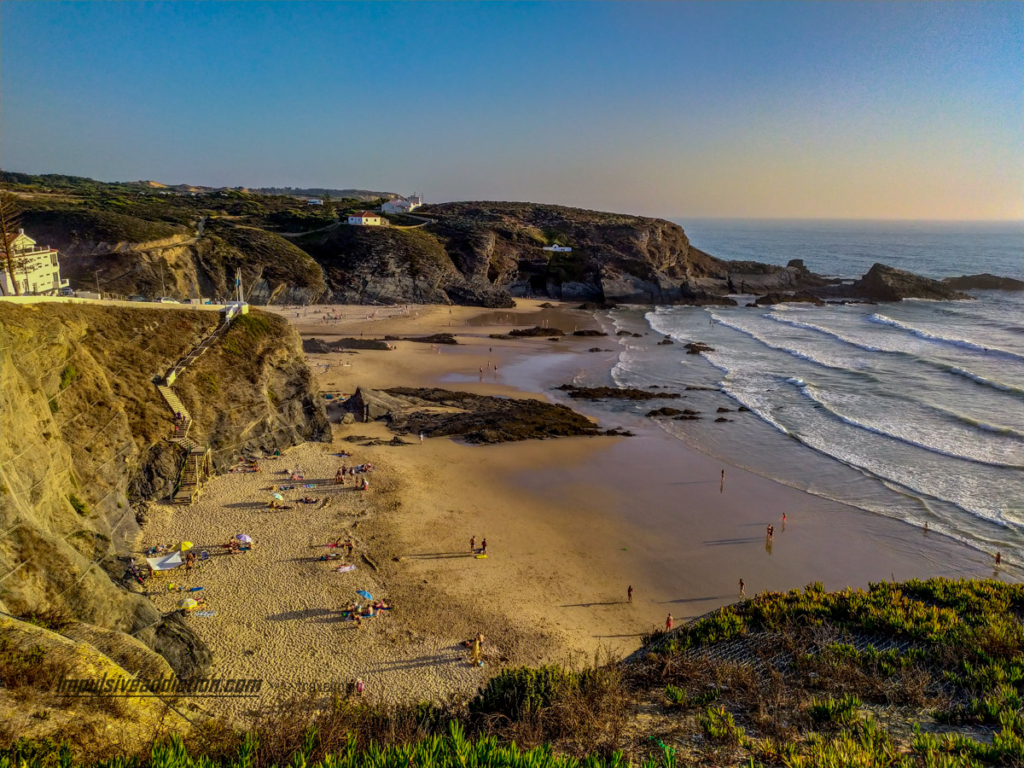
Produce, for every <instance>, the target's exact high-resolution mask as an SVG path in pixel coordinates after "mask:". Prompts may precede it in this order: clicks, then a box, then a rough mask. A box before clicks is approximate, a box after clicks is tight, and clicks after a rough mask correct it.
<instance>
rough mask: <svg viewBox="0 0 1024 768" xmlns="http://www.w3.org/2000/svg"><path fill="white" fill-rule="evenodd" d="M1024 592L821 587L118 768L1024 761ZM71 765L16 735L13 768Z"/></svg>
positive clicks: (222, 736) (266, 717) (286, 719)
mask: <svg viewBox="0 0 1024 768" xmlns="http://www.w3.org/2000/svg"><path fill="white" fill-rule="evenodd" d="M1022 599H1024V586H1022V585H1019V584H1005V583H1001V582H997V581H950V580H942V579H932V580H929V581H911V582H907V583H905V584H891V583H883V584H873V585H871V586H870V588H869V589H868V590H866V591H865V590H846V591H844V592H838V593H826V592H825V591H824V590H823V589H822V588H821V586H820V585H818V584H812V585H810V586H808V587H807V588H806V589H805V590H803V591H800V590H793V591H791V592H787V593H765V594H761V595H758V596H756V597H755V598H753V599H751V600H746V601H743V602H741V603H737V604H735V605H732V606H729V607H727V608H724V609H721V610H719V611H716V612H715V613H713V614H712V615H710V616H708V617H706V618H704V619H701V620H699V621H697V622H694V623H693V624H691V625H689V626H687V627H683V628H681V629H680V630H678V631H676V632H674V633H668V634H665V633H653V634H652V635H651V642H650V644H649V645H648V647H647V648H646V649H645V650H644V651H643V652H641V653H639V654H637V655H636V656H635V657H633V658H632V660H631V661H628V662H620V663H601V664H598V663H595V665H594V666H592V667H585V668H566V667H561V666H555V665H548V666H544V667H540V668H536V669H532V668H525V667H520V668H516V669H508V670H504V671H502V672H500V673H499V674H498V675H496V676H495V677H494V678H492V679H491V680H490V681H489V682H488V683H487V684H486V685H485V686H484V687H483V688H481V689H480V691H479V692H478V693H477V695H476V696H475V697H474V698H473V699H472V700H471V701H469V702H468V703H467V704H465V705H462V704H458V703H455V702H450V703H448V704H446V705H440V706H439V705H431V704H421V705H415V706H388V705H366V704H351V703H349V702H348V701H345V700H341V699H340V698H339V699H335V700H333V701H332V702H331V703H330V704H329V705H328V706H327V707H326V708H323V707H316V706H314V704H313V702H312V700H309V701H300V700H294V701H290V702H285V703H284V704H283V705H280V706H277V707H275V708H274V709H273V710H268V711H267V712H265V713H263V714H262V715H261V716H260V717H259V718H257V722H256V723H255V725H254V726H253V728H252V729H251V730H250V731H248V732H246V733H242V734H236V733H231V732H230V731H219V732H215V733H212V734H209V733H207V734H204V737H203V740H202V741H195V742H192V741H190V742H189V743H185V742H182V741H179V740H172V741H170V742H163V743H160V744H157V745H156V746H154V748H153V749H152V751H151V752H150V754H149V755H148V756H145V757H140V758H137V759H134V760H133V761H130V762H121V763H117V766H118V768H156V767H157V766H160V767H161V768H164V767H166V768H170V767H171V766H173V767H174V768H179V767H180V768H188V767H190V766H195V767H196V768H199V766H204V768H215V767H217V766H233V767H234V766H238V768H243V767H244V768H270V767H271V766H284V765H291V766H293V767H298V766H301V767H303V768H309V767H310V766H324V767H325V768H335V767H336V766H353V768H354V767H355V766H373V767H374V768H389V767H390V766H394V767H395V768H409V766H415V768H433V767H434V766H437V767H438V768H485V767H488V766H496V767H497V766H524V767H526V766H529V767H531V768H532V767H534V766H536V768H601V767H603V766H616V767H617V768H625V766H626V765H632V766H644V767H645V768H677V766H678V767H680V768H681V766H684V765H687V766H689V765H702V766H751V767H753V766H764V767H767V766H785V767H786V768H812V767H813V768H846V767H847V766H857V767H860V766H863V767H871V768H874V767H875V766H879V767H881V768H979V767H982V766H992V767H995V766H1010V767H1012V766H1016V767H1017V768H1020V767H1021V766H1024V632H1022V624H1021V616H1022V615H1024V610H1022V609H1024V602H1022ZM0 661H2V659H0ZM517 745H518V746H517ZM69 755H70V753H69V752H68V751H67V750H66V748H65V749H64V751H62V747H61V745H59V744H54V743H49V744H45V745H42V746H41V745H39V744H34V743H27V742H24V743H22V742H15V743H14V744H12V745H10V746H9V748H8V749H7V750H6V752H4V751H0V768H13V766H14V765H15V764H16V763H20V765H24V766H26V767H27V768H51V767H52V768H57V767H58V766H68V767H69V768H70V766H71V765H73V764H74V762H73V760H72V759H71V757H70V756H69ZM5 760H6V762H4V761H5ZM85 764H88V763H85ZM106 766H110V768H113V766H114V764H111V763H108V764H104V768H106ZM97 768H98V766H97Z"/></svg>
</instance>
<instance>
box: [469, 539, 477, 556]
mask: <svg viewBox="0 0 1024 768" xmlns="http://www.w3.org/2000/svg"><path fill="white" fill-rule="evenodd" d="M469 551H470V552H476V536H470V537H469Z"/></svg>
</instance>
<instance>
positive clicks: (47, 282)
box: [0, 229, 68, 296]
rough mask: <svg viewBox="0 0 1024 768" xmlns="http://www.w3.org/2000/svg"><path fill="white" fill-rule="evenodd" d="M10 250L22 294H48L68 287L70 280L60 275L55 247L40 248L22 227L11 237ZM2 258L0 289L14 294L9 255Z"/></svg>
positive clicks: (4, 292) (9, 294) (8, 294)
mask: <svg viewBox="0 0 1024 768" xmlns="http://www.w3.org/2000/svg"><path fill="white" fill-rule="evenodd" d="M11 251H12V252H11V261H12V262H13V264H14V279H15V280H17V281H18V292H19V293H20V294H21V295H22V296H31V295H36V296H41V295H48V294H53V293H56V292H57V291H59V290H60V289H61V288H66V287H67V284H68V281H67V280H61V278H60V262H59V261H58V260H57V250H56V249H54V248H50V247H49V246H47V247H46V248H40V247H39V246H37V245H36V241H35V240H33V239H32V238H31V237H29V236H28V235H26V234H25V230H23V229H19V230H18V234H16V235H13V236H12V237H11ZM0 262H2V263H0V270H2V271H0V291H3V294H4V295H5V296H13V295H14V293H15V292H14V284H13V283H12V282H11V275H9V274H8V273H7V259H6V258H5V257H4V256H3V255H2V254H0Z"/></svg>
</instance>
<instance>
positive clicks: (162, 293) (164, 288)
mask: <svg viewBox="0 0 1024 768" xmlns="http://www.w3.org/2000/svg"><path fill="white" fill-rule="evenodd" d="M166 295H167V286H165V285H164V263H163V262H162V261H161V262H160V298H161V299H162V298H163V297H164V296H166Z"/></svg>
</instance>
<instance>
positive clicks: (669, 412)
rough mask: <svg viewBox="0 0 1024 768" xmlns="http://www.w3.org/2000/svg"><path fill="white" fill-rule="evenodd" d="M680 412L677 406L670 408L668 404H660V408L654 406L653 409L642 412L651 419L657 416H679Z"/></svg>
mask: <svg viewBox="0 0 1024 768" xmlns="http://www.w3.org/2000/svg"><path fill="white" fill-rule="evenodd" d="M681 414H682V411H680V410H679V409H678V408H670V407H669V406H667V405H666V406H662V407H661V408H655V409H654V410H653V411H648V412H647V413H646V414H644V415H645V416H646V417H647V418H649V419H653V418H656V417H658V416H679V415H681Z"/></svg>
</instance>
